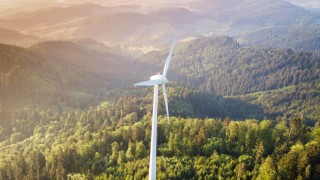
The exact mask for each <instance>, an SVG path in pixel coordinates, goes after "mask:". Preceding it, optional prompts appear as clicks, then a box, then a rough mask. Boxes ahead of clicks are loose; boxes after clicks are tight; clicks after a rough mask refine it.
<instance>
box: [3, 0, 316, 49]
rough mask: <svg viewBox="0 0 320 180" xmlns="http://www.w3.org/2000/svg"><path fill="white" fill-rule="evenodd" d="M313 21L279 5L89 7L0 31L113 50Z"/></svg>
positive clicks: (42, 15) (261, 1)
mask: <svg viewBox="0 0 320 180" xmlns="http://www.w3.org/2000/svg"><path fill="white" fill-rule="evenodd" d="M316 18H317V16H316V15H315V14H313V13H311V12H309V11H307V10H305V9H303V8H300V7H297V6H295V5H293V4H290V3H288V2H285V1H282V0H225V1H221V0H214V1H211V0H210V1H209V0H203V1H191V2H189V1H188V2H184V3H182V2H180V3H178V4H176V5H170V6H169V7H157V8H154V9H152V8H150V10H149V11H147V12H144V11H142V10H141V8H140V7H139V6H137V5H131V6H130V5H128V6H125V5H117V6H101V5H99V4H94V3H86V4H78V5H77V4H71V5H69V6H65V7H49V8H43V9H40V10H37V11H33V12H24V13H17V14H16V15H12V16H10V18H6V19H3V20H0V27H6V28H9V29H13V30H19V31H21V30H23V31H25V32H28V33H30V34H37V35H39V36H41V37H45V38H50V39H52V38H54V39H72V38H94V39H95V40H98V41H100V42H103V41H106V42H112V43H117V44H121V43H122V44H123V43H129V44H134V45H137V44H146V43H147V44H162V43H164V42H166V41H167V40H169V39H171V38H172V37H173V36H174V35H179V36H181V37H189V36H197V35H204V34H208V33H212V32H213V33H216V34H227V35H238V34H242V33H246V32H253V31H256V30H261V29H265V28H270V27H278V26H297V25H306V24H312V23H314V22H315V20H316Z"/></svg>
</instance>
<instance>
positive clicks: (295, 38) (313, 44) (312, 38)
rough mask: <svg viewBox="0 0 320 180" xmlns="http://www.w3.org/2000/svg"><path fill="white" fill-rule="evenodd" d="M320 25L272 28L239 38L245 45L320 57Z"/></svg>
mask: <svg viewBox="0 0 320 180" xmlns="http://www.w3.org/2000/svg"><path fill="white" fill-rule="evenodd" d="M319 29H320V25H311V26H304V28H300V27H291V28H288V27H282V28H270V29H265V30H261V31H257V32H253V33H248V34H244V35H241V36H240V37H238V39H237V40H238V41H239V42H240V43H243V44H250V45H263V46H268V47H275V48H292V49H296V50H302V51H308V52H313V53H315V54H316V55H320V51H319V49H320V44H319V43H318V42H319V38H320V30H319Z"/></svg>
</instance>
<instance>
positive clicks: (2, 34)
mask: <svg viewBox="0 0 320 180" xmlns="http://www.w3.org/2000/svg"><path fill="white" fill-rule="evenodd" d="M39 41H40V38H39V37H36V36H31V35H25V34H21V33H19V32H16V31H12V30H9V29H4V28H0V43H2V44H11V45H16V46H23V47H28V46H31V45H32V44H35V43H37V42H39Z"/></svg>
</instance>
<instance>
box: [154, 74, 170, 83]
mask: <svg viewBox="0 0 320 180" xmlns="http://www.w3.org/2000/svg"><path fill="white" fill-rule="evenodd" d="M150 80H157V81H158V82H159V84H164V83H166V82H167V81H168V80H167V77H166V76H164V75H161V74H157V75H153V76H151V77H150ZM161 82H163V83H161Z"/></svg>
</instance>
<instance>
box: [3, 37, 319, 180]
mask: <svg viewBox="0 0 320 180" xmlns="http://www.w3.org/2000/svg"><path fill="white" fill-rule="evenodd" d="M167 51H168V50H167V49H163V50H160V51H154V52H150V53H148V54H146V55H144V56H142V57H141V58H139V59H132V58H129V57H128V55H127V54H125V53H123V52H121V51H115V50H113V49H108V48H106V47H104V46H102V45H101V44H99V43H97V42H93V44H91V45H90V46H88V45H87V44H82V43H80V42H67V41H48V42H42V43H39V44H36V45H33V46H31V47H30V48H21V47H17V46H12V45H0V58H1V61H0V63H1V64H0V120H1V121H0V179H19V180H20V179H146V178H147V176H148V165H149V147H150V134H151V121H150V120H151V112H152V88H147V89H139V88H134V87H133V83H134V82H137V81H138V80H141V79H147V78H148V76H147V75H148V74H150V75H151V74H153V73H154V72H158V71H161V70H162V67H163V60H164V59H165V58H166V56H167ZM319 58H320V57H319V56H318V55H317V54H316V53H312V52H302V51H295V50H292V49H286V48H281V49H275V48H269V47H264V46H250V45H242V44H239V43H238V42H237V41H236V40H234V39H232V38H231V37H226V36H219V37H205V38H198V39H196V40H193V41H188V42H179V43H178V45H177V47H176V51H175V53H174V56H173V60H172V64H171V66H170V70H169V72H168V77H169V79H170V80H172V81H170V82H169V83H168V89H167V93H168V98H169V112H170V122H168V120H167V117H166V116H165V108H164V100H163V97H162V92H159V94H160V97H159V98H160V99H159V121H158V143H157V144H158V150H157V155H158V156H157V176H158V179H319V178H320V111H319V108H320V107H319V104H320V81H319V79H320V74H319V73H320V69H319V68H320V67H319V60H320V59H319ZM146 69H150V70H146Z"/></svg>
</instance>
